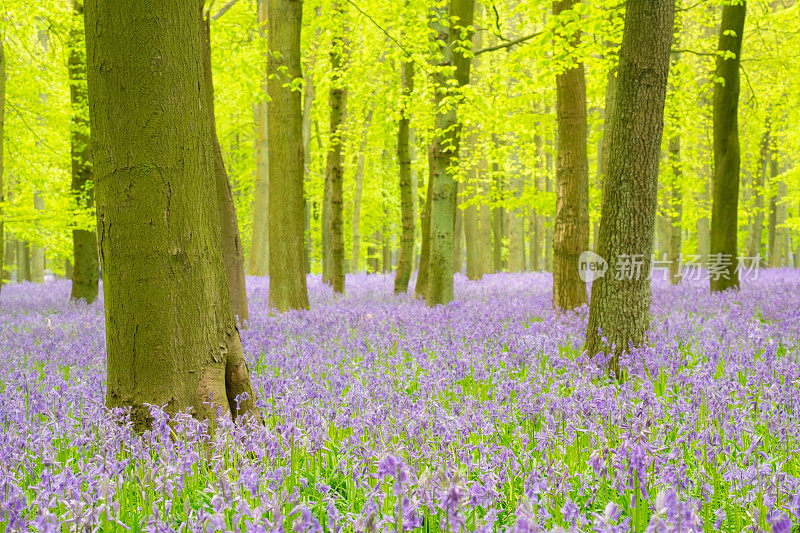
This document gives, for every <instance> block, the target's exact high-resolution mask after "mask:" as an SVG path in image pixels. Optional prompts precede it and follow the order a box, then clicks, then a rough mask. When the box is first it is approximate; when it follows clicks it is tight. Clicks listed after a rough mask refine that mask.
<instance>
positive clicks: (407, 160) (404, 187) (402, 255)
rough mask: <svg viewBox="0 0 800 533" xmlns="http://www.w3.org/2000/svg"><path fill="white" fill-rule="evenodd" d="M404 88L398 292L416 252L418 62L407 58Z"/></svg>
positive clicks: (402, 288) (403, 287)
mask: <svg viewBox="0 0 800 533" xmlns="http://www.w3.org/2000/svg"><path fill="white" fill-rule="evenodd" d="M400 69H401V77H402V92H401V96H400V98H401V100H400V118H399V120H398V126H397V160H398V163H399V165H400V205H401V209H402V213H403V215H402V224H403V233H402V236H401V239H400V251H399V256H398V259H397V271H396V274H395V278H394V293H395V294H400V293H403V292H406V291H407V290H408V279H409V278H410V277H411V268H412V265H411V259H412V257H413V255H414V227H415V225H414V196H413V193H412V189H411V188H412V180H411V172H412V169H411V165H412V160H411V146H410V140H411V126H410V123H411V117H410V116H409V99H410V98H411V95H412V93H413V92H414V63H413V61H412V60H411V58H405V60H404V61H403V62H402V64H401V66H400Z"/></svg>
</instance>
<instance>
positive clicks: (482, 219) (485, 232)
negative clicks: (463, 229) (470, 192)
mask: <svg viewBox="0 0 800 533" xmlns="http://www.w3.org/2000/svg"><path fill="white" fill-rule="evenodd" d="M488 168H489V163H488V161H486V158H485V157H481V158H480V159H479V160H478V168H477V171H476V175H477V179H478V181H479V182H480V183H481V186H480V188H481V194H482V196H483V198H485V199H490V198H491V196H492V187H491V184H490V183H489V180H488V179H487V178H488V175H487V174H488ZM492 212H493V209H492V207H491V205H490V204H489V202H488V201H483V202H481V205H480V207H479V209H478V218H479V220H478V231H479V233H480V240H481V246H480V248H481V271H482V272H483V273H484V274H486V273H487V272H494V268H493V267H494V263H493V259H494V249H493V247H492V235H493V231H494V229H493V226H492Z"/></svg>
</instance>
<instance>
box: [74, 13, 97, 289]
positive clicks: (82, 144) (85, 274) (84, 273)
mask: <svg viewBox="0 0 800 533" xmlns="http://www.w3.org/2000/svg"><path fill="white" fill-rule="evenodd" d="M72 9H73V12H74V15H76V17H79V18H80V25H79V26H78V25H77V23H76V24H74V26H73V28H71V29H70V32H69V59H68V62H67V67H68V70H69V81H70V83H69V96H70V105H71V107H72V128H71V132H70V154H71V158H72V184H71V186H72V194H73V196H74V197H75V200H76V202H77V203H78V205H79V206H80V207H82V208H84V209H92V208H93V207H94V187H93V186H92V154H91V150H90V146H89V143H90V140H89V107H88V106H89V102H88V99H87V97H86V43H85V39H84V35H83V0H75V1H73V4H72ZM87 185H88V187H87ZM72 263H73V268H72V276H71V278H72V292H71V293H70V298H71V299H73V300H85V301H86V303H92V302H93V301H95V300H96V299H97V290H98V283H99V281H100V269H99V259H98V257H97V232H96V231H95V230H93V229H92V230H86V229H76V230H72Z"/></svg>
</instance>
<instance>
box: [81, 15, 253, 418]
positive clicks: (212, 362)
mask: <svg viewBox="0 0 800 533" xmlns="http://www.w3.org/2000/svg"><path fill="white" fill-rule="evenodd" d="M201 8H202V3H199V4H198V3H192V2H190V3H174V2H172V3H171V2H160V1H157V0H142V1H141V2H139V3H137V4H136V6H135V7H133V6H132V5H131V4H129V3H122V2H116V1H112V0H87V2H86V7H85V27H86V42H87V46H86V50H87V59H88V94H89V110H90V115H91V124H92V147H91V150H92V156H93V160H94V172H95V183H96V185H95V187H96V188H95V191H96V200H97V221H98V238H99V244H100V261H101V264H102V267H103V292H104V296H105V306H106V339H107V349H108V393H107V399H106V402H107V405H108V407H110V408H113V407H120V406H125V407H130V408H131V417H132V420H133V423H134V426H135V427H136V428H137V429H143V428H145V427H147V426H149V425H150V422H151V420H152V419H151V415H150V407H149V406H148V404H149V405H156V406H164V407H165V409H166V411H167V412H168V413H169V414H175V413H177V412H183V411H185V410H187V409H190V410H191V412H192V414H193V415H194V416H196V417H198V418H200V419H204V418H214V417H215V416H216V412H217V409H219V410H220V411H221V412H222V413H223V414H227V413H230V414H232V416H233V417H234V418H235V417H237V416H239V415H242V414H245V413H254V414H255V413H256V408H255V395H254V394H253V390H252V387H251V385H250V378H249V371H248V369H247V364H246V362H245V359H244V353H243V351H242V346H241V342H240V340H239V332H238V330H237V328H236V321H235V317H234V314H233V308H232V305H231V302H230V294H229V292H228V281H227V278H226V274H225V268H224V263H223V259H222V243H221V235H220V231H219V225H220V221H219V211H218V208H217V202H216V194H215V185H214V159H213V147H212V142H211V135H210V131H211V130H210V123H211V120H210V109H209V108H208V106H207V97H206V92H205V80H204V74H203V67H202V49H201V42H200V39H199V36H200V35H201V31H202V22H203V21H202V13H201ZM240 394H246V397H241V398H239V401H237V396H239V395H240Z"/></svg>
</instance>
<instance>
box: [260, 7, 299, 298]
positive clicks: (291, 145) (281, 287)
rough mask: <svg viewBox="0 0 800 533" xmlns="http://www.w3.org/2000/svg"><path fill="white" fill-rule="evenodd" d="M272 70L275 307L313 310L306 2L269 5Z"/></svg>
mask: <svg viewBox="0 0 800 533" xmlns="http://www.w3.org/2000/svg"><path fill="white" fill-rule="evenodd" d="M267 8H268V13H267V19H268V24H269V31H268V35H269V51H270V54H269V67H268V80H269V81H268V82H267V93H268V95H269V97H270V100H269V103H268V104H267V113H268V117H269V148H270V150H269V167H270V169H271V171H272V172H271V175H270V188H269V212H270V217H269V233H270V244H271V249H270V254H269V271H270V283H269V301H270V304H271V305H272V306H273V307H275V308H276V309H278V310H279V311H288V310H289V309H307V308H308V289H307V287H306V273H305V257H304V249H305V234H304V231H303V230H304V224H303V170H304V163H303V159H304V154H303V131H302V130H303V111H302V93H301V92H300V91H297V90H293V89H292V87H291V83H292V80H296V79H299V78H301V77H302V72H301V68H300V31H301V28H302V18H303V3H302V1H301V0H268V2H267Z"/></svg>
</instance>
